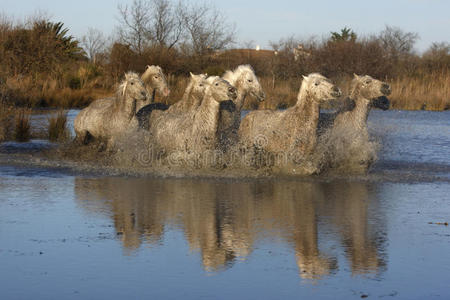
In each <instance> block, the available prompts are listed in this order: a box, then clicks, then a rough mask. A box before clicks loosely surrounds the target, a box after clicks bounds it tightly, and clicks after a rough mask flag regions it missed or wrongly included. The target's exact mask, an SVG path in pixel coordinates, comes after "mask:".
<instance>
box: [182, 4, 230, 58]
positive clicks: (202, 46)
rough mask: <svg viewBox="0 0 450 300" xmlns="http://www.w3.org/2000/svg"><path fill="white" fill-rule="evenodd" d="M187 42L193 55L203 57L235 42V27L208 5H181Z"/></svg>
mask: <svg viewBox="0 0 450 300" xmlns="http://www.w3.org/2000/svg"><path fill="white" fill-rule="evenodd" d="M180 6H181V7H180V13H181V14H182V20H183V24H184V26H185V28H186V31H187V34H186V41H185V43H186V44H187V45H188V46H189V47H188V48H190V50H191V52H192V53H191V54H193V55H197V56H202V55H205V54H207V53H209V52H212V51H215V50H220V49H224V48H226V47H227V46H229V45H231V44H232V43H233V42H234V41H235V35H236V34H235V26H234V25H230V24H228V23H227V20H226V18H225V16H224V15H222V14H221V13H220V11H219V10H217V9H216V8H214V7H212V6H208V5H206V4H203V5H192V6H190V7H187V6H186V5H184V6H183V5H182V4H180Z"/></svg>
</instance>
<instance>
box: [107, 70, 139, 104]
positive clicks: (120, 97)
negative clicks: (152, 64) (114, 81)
mask: <svg viewBox="0 0 450 300" xmlns="http://www.w3.org/2000/svg"><path fill="white" fill-rule="evenodd" d="M131 79H138V80H140V77H139V75H138V74H137V73H135V72H128V73H126V74H125V78H124V79H123V80H122V81H121V83H120V84H119V86H118V87H117V89H116V97H114V100H113V101H114V111H118V110H120V109H121V106H122V105H123V104H124V102H125V92H126V90H127V88H128V82H129V81H130V80H131Z"/></svg>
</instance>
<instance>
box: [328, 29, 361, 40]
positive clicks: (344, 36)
mask: <svg viewBox="0 0 450 300" xmlns="http://www.w3.org/2000/svg"><path fill="white" fill-rule="evenodd" d="M356 37H357V36H356V33H355V32H354V31H353V30H351V29H350V28H347V27H344V28H342V29H341V32H340V33H339V32H331V41H332V42H355V41H356Z"/></svg>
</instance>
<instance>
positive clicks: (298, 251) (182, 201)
mask: <svg viewBox="0 0 450 300" xmlns="http://www.w3.org/2000/svg"><path fill="white" fill-rule="evenodd" d="M449 120H450V114H449V112H444V113H432V112H399V111H388V112H379V111H373V112H372V113H371V116H370V118H369V125H370V130H371V132H372V134H373V136H374V137H375V138H376V139H378V140H380V141H381V143H382V145H383V151H382V152H381V153H380V154H379V157H380V160H379V162H378V163H377V164H376V166H375V168H374V169H373V170H372V174H379V175H380V176H378V177H376V178H377V179H376V180H374V179H373V178H374V177H370V176H368V177H367V179H364V178H363V179H358V180H355V179H352V178H347V177H346V178H340V179H333V180H329V179H325V180H324V179H321V178H312V179H310V180H294V179H292V180H286V179H283V180H282V179H264V180H231V179H228V180H214V179H154V178H153V179H151V178H125V177H107V176H88V175H83V174H78V173H73V172H68V171H66V170H55V169H45V168H27V167H17V166H9V165H5V166H0V266H1V269H0V282H1V290H0V296H1V297H0V298H1V299H29V298H33V299H53V298H62V299H85V298H92V299H98V298H111V299H123V298H127V299H142V298H155V299H160V298H165V299H179V298H183V299H198V298H206V299H208V298H213V299H230V298H236V299H284V298H286V299H294V298H295V299H296V298H306V299H308V298H329V299H349V298H361V297H365V296H367V297H368V298H384V297H387V298H388V299H389V298H391V297H394V298H396V299H433V298H440V299H448V298H450V288H449V287H448V278H449V276H450V254H449V253H450V228H449V227H448V226H445V225H441V224H439V223H443V222H448V221H450V220H449V219H450V218H449V216H450V203H449V200H450V198H449V193H450V162H449V159H448V157H449V154H450V134H449V132H450V121H449ZM35 143H36V142H35V141H32V142H30V143H29V145H32V146H33V145H34V146H36V145H35ZM41 143H44V142H41ZM44 144H45V143H44ZM6 146H7V147H9V148H8V151H11V149H13V150H14V149H16V150H17V151H19V150H18V149H19V148H20V144H14V143H9V144H7V145H6ZM6 146H5V145H4V144H3V145H2V146H1V147H3V149H4V147H6ZM32 146H28V147H32ZM34 146H33V147H34ZM14 147H16V148H14ZM22 147H23V144H22ZM386 173H389V174H390V175H389V176H386ZM392 178H395V179H396V180H391V179H392ZM430 222H431V223H432V224H430Z"/></svg>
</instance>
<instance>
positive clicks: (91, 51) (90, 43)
mask: <svg viewBox="0 0 450 300" xmlns="http://www.w3.org/2000/svg"><path fill="white" fill-rule="evenodd" d="M81 45H82V47H83V48H84V51H85V52H86V55H87V56H88V58H89V60H91V61H92V62H93V63H94V64H96V63H97V60H98V56H99V54H100V53H102V52H104V51H105V49H106V39H105V36H104V35H103V33H102V32H101V31H100V30H98V29H95V28H88V32H87V34H86V35H84V36H83V37H82V38H81Z"/></svg>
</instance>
